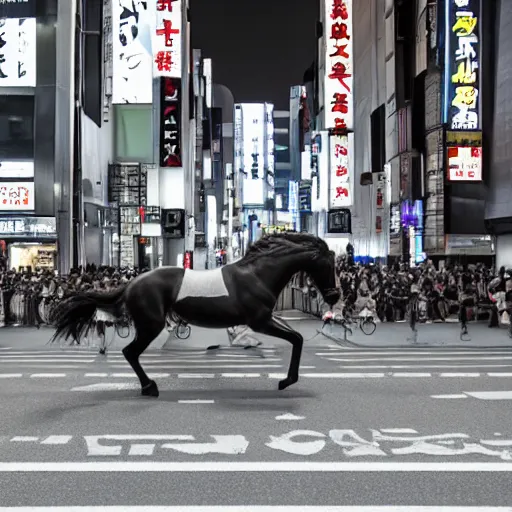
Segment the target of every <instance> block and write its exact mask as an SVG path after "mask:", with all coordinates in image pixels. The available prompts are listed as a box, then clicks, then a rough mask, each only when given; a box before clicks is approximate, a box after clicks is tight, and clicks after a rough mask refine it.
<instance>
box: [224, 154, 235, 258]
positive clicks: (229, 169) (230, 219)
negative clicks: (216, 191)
mask: <svg viewBox="0 0 512 512" xmlns="http://www.w3.org/2000/svg"><path fill="white" fill-rule="evenodd" d="M233 178H234V176H233V164H226V179H227V180H228V186H227V189H228V250H227V260H228V263H231V262H232V261H233V194H234V186H233V185H234V180H233Z"/></svg>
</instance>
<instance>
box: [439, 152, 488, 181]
mask: <svg viewBox="0 0 512 512" xmlns="http://www.w3.org/2000/svg"><path fill="white" fill-rule="evenodd" d="M447 152H448V179H449V181H482V148H480V147H461V146H457V147H449V148H448V149H447Z"/></svg>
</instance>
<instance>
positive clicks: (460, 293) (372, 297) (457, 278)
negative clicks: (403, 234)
mask: <svg viewBox="0 0 512 512" xmlns="http://www.w3.org/2000/svg"><path fill="white" fill-rule="evenodd" d="M337 273H338V277H339V281H340V287H341V290H342V299H341V300H342V303H343V305H344V306H345V307H346V306H350V307H352V308H353V309H355V311H356V312H358V313H359V312H361V311H362V310H365V309H366V310H368V311H370V312H372V314H373V315H375V317H376V318H378V319H379V320H380V321H381V322H397V321H405V320H406V317H407V316H408V312H409V310H410V306H411V303H412V301H413V300H416V301H417V303H418V305H419V307H418V311H417V312H418V319H417V320H418V321H420V322H421V321H423V322H445V321H446V320H447V319H448V318H449V317H453V316H455V317H456V318H457V319H458V320H460V321H461V322H464V323H465V322H466V321H467V320H468V319H470V318H471V316H473V318H474V317H475V316H476V315H478V316H479V317H480V318H481V317H483V316H485V317H487V318H488V321H489V323H488V325H489V327H498V326H499V324H500V323H502V324H508V325H510V314H511V310H512V279H511V277H512V270H507V269H505V268H504V267H501V268H500V269H499V271H498V272H496V271H495V270H494V269H492V268H489V267H486V266H485V265H484V264H477V265H466V266H462V265H460V264H454V265H447V266H443V267H442V268H441V269H439V270H438V269H436V268H435V266H434V265H433V263H432V262H431V261H429V260H427V261H426V262H425V263H422V264H420V265H418V266H417V267H414V268H409V267H408V266H406V265H405V264H399V263H397V264H395V265H393V266H389V267H388V266H377V265H358V264H354V263H353V262H352V261H350V259H349V258H347V257H346V256H343V257H340V258H338V260H337Z"/></svg>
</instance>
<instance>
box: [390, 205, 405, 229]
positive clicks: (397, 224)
mask: <svg viewBox="0 0 512 512" xmlns="http://www.w3.org/2000/svg"><path fill="white" fill-rule="evenodd" d="M389 209H390V212H389V235H390V237H391V238H397V237H399V236H400V232H401V226H402V225H401V220H400V204H399V203H391V205H390V206H389Z"/></svg>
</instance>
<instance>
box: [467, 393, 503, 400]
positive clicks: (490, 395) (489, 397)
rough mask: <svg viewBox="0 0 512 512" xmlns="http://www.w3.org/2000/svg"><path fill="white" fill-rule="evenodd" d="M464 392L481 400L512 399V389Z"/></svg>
mask: <svg viewBox="0 0 512 512" xmlns="http://www.w3.org/2000/svg"><path fill="white" fill-rule="evenodd" d="M464 393H465V394H466V395H469V396H472V397H473V398H478V399H479V400H512V391H465V392H464Z"/></svg>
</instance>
